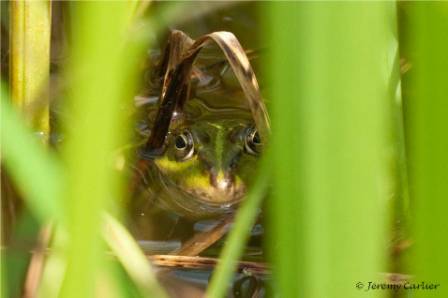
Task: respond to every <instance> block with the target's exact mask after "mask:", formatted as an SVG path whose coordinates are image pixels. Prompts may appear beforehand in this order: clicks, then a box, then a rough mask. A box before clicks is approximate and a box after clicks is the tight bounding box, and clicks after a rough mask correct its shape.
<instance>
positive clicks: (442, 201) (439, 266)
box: [400, 2, 448, 297]
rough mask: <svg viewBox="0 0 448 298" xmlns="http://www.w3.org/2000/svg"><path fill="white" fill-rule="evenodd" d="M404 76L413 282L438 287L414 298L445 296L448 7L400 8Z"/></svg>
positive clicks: (447, 263)
mask: <svg viewBox="0 0 448 298" xmlns="http://www.w3.org/2000/svg"><path fill="white" fill-rule="evenodd" d="M401 8H402V11H403V14H402V16H403V18H404V19H403V20H402V22H401V23H400V24H401V25H402V26H401V28H400V33H401V38H402V41H403V47H402V55H403V56H404V57H405V58H406V59H407V60H408V62H409V64H410V65H411V69H410V70H409V72H408V73H407V74H406V75H405V76H404V77H403V96H404V99H405V103H406V106H405V107H406V114H405V115H406V119H407V122H406V129H407V139H408V145H409V150H408V152H409V169H410V182H411V183H410V185H411V186H412V187H411V188H410V194H411V198H412V200H413V203H414V204H415V205H414V208H413V209H414V210H415V211H414V212H413V219H414V221H413V232H414V238H415V244H414V245H415V251H414V253H415V254H414V255H413V257H412V259H411V261H412V263H411V264H410V265H411V266H412V269H413V270H412V273H413V274H414V275H415V281H416V282H417V283H420V282H422V281H424V282H426V283H434V284H440V286H439V287H438V289H437V290H433V291H431V293H430V294H429V293H428V292H427V291H415V294H416V297H428V295H431V296H433V297H447V295H448V290H447V287H446V285H447V284H448V275H447V274H446V273H447V268H448V255H447V253H446V251H447V245H448V240H447V237H446V233H447V226H448V220H447V215H446V212H447V210H448V199H447V198H448V180H447V169H448V154H447V152H448V138H447V130H448V117H447V115H448V101H447V94H448V84H447V70H448V59H447V53H448V3H445V2H429V3H428V2H426V3H423V2H422V3H403V4H402V6H401Z"/></svg>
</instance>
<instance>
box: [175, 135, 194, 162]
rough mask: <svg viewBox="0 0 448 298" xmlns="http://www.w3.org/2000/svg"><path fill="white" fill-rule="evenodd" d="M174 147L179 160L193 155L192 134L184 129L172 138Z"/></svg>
mask: <svg viewBox="0 0 448 298" xmlns="http://www.w3.org/2000/svg"><path fill="white" fill-rule="evenodd" d="M174 148H175V149H176V156H177V158H179V159H180V160H186V159H189V158H191V157H192V156H193V153H194V143H193V136H192V135H191V133H190V132H189V131H184V132H182V133H181V134H178V135H177V136H175V138H174Z"/></svg>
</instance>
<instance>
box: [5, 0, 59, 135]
mask: <svg viewBox="0 0 448 298" xmlns="http://www.w3.org/2000/svg"><path fill="white" fill-rule="evenodd" d="M10 13H11V15H10V20H11V24H10V43H11V44H10V47H11V60H10V89H11V97H12V101H13V103H14V105H15V106H17V107H19V108H20V109H21V110H22V111H23V112H24V114H25V117H26V119H27V121H28V123H29V124H30V125H31V126H32V127H33V128H34V129H35V130H37V131H39V132H42V133H44V134H45V138H47V137H48V133H49V118H48V115H49V102H48V78H49V72H50V33H51V2H50V1H43V0H39V1H11V3H10Z"/></svg>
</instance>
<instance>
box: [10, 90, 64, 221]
mask: <svg viewBox="0 0 448 298" xmlns="http://www.w3.org/2000/svg"><path fill="white" fill-rule="evenodd" d="M1 92H2V100H1V116H2V117H1V121H2V136H1V137H2V139H1V141H2V154H3V156H2V157H3V160H2V163H3V164H4V165H5V166H6V169H7V171H8V174H9V175H11V177H12V178H13V180H14V182H15V183H16V185H17V187H18V188H19V190H20V192H21V193H22V195H23V198H24V199H25V200H26V202H27V204H28V206H29V207H30V208H31V210H32V211H33V212H34V213H35V214H36V215H37V216H38V217H39V219H40V220H42V221H45V220H48V219H50V218H56V219H61V216H62V214H63V212H62V210H63V209H62V206H61V203H62V202H61V200H60V198H61V194H62V185H63V172H62V169H61V167H60V165H59V164H58V162H57V160H56V159H55V157H54V156H53V155H52V154H50V153H49V152H45V150H44V148H43V147H42V145H41V144H40V143H39V142H38V139H39V135H38V134H33V133H31V132H30V131H29V129H28V128H27V127H26V126H25V125H24V123H23V122H24V121H23V119H21V118H20V117H19V116H18V115H17V113H16V111H14V109H13V108H12V107H11V106H10V104H9V103H8V100H7V95H6V92H5V89H4V87H3V86H2V91H1ZM50 181H51V183H50Z"/></svg>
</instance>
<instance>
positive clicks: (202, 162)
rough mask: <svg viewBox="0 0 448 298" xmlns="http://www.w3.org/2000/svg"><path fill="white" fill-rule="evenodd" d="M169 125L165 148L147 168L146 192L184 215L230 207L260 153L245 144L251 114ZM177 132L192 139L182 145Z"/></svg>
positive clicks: (239, 196)
mask: <svg viewBox="0 0 448 298" xmlns="http://www.w3.org/2000/svg"><path fill="white" fill-rule="evenodd" d="M228 116H230V115H228ZM248 116H249V115H248ZM172 126H173V127H172V128H171V129H170V133H169V134H168V136H167V139H166V151H165V154H164V155H163V156H161V157H159V158H157V159H155V160H154V163H153V165H152V167H151V169H150V171H149V172H148V173H147V182H148V184H147V185H148V188H147V192H146V194H147V195H148V194H149V195H150V196H151V197H152V199H154V200H155V201H156V202H157V204H158V205H159V206H160V207H162V208H163V209H168V210H172V211H174V212H175V213H177V214H179V215H182V216H186V217H188V218H205V217H213V216H216V215H218V214H222V213H226V212H231V211H232V209H233V208H234V207H235V205H236V203H238V202H240V201H241V199H242V198H243V196H244V195H245V193H246V190H247V188H248V187H249V185H250V183H251V181H252V178H253V176H254V172H255V168H256V163H257V160H258V158H259V157H258V154H256V153H254V152H250V150H249V151H248V150H247V144H246V143H247V142H248V140H247V138H248V137H247V136H248V134H250V132H251V130H252V131H253V126H254V124H253V122H252V121H251V119H250V117H247V118H245V117H243V118H241V117H237V119H232V117H225V116H222V117H220V116H216V115H214V116H213V117H208V118H207V117H202V118H200V119H195V120H194V121H188V122H185V121H180V122H179V123H175V122H174V123H173V125H172ZM180 135H183V136H184V138H183V139H182V140H189V141H190V142H191V143H189V145H187V146H185V148H182V149H183V150H180V149H179V144H177V146H176V141H178V142H180V145H184V144H183V142H182V141H181V140H179V138H180V137H179V136H180Z"/></svg>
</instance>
